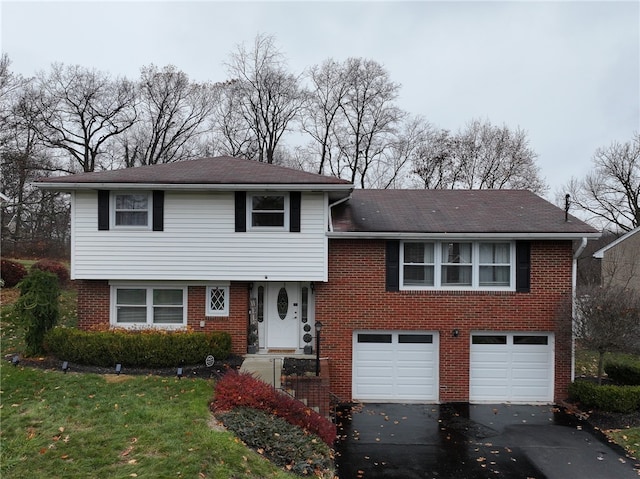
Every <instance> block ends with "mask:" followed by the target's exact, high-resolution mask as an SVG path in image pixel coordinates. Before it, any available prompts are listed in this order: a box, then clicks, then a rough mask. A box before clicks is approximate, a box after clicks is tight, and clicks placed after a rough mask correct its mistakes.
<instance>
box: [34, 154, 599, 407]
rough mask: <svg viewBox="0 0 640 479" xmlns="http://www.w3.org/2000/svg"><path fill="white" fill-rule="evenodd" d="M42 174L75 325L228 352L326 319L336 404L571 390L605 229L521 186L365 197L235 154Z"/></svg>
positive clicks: (287, 343)
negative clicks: (209, 344) (64, 234)
mask: <svg viewBox="0 0 640 479" xmlns="http://www.w3.org/2000/svg"><path fill="white" fill-rule="evenodd" d="M37 184H38V186H40V187H41V188H48V189H55V190H60V191H68V192H70V193H71V204H72V212H71V238H72V240H71V276H72V278H73V279H74V280H75V282H76V284H77V286H78V318H79V326H80V327H81V328H85V329H90V328H92V327H102V328H104V327H106V326H111V327H114V328H115V327H122V328H166V329H175V328H189V329H192V330H194V331H213V330H221V331H228V332H229V333H230V334H231V337H232V342H233V353H236V354H246V353H247V350H248V346H249V345H250V344H249V343H255V346H256V347H257V351H256V354H258V355H274V356H279V357H282V356H296V355H302V354H303V353H304V352H307V353H308V352H309V351H315V350H314V348H315V344H316V343H315V339H316V332H315V325H316V324H317V323H318V322H320V323H322V325H323V328H322V332H321V347H320V349H321V355H322V357H323V358H327V361H326V366H325V367H328V369H329V375H330V387H331V392H332V393H334V394H335V395H336V396H337V397H338V398H340V399H342V400H344V401H349V400H361V401H390V402H412V401H413V402H448V401H472V402H526V403H532V402H543V403H546V402H553V401H554V400H557V399H562V398H564V397H565V396H566V390H567V386H568V384H569V382H570V381H571V377H572V334H571V321H570V320H563V319H561V318H560V316H561V315H560V314H559V311H560V310H562V309H563V307H562V306H563V305H564V304H566V301H567V300H568V298H569V297H570V296H571V294H572V292H573V287H574V282H575V260H574V258H575V257H576V254H577V253H579V250H580V248H581V247H584V244H586V241H587V239H588V238H595V237H597V236H598V233H597V232H596V231H595V230H594V229H592V228H591V227H590V226H588V225H587V224H585V223H583V222H581V221H579V220H577V219H576V218H573V217H571V216H565V212H564V211H563V210H561V209H559V208H557V207H556V206H554V205H552V204H550V203H549V202H547V201H545V200H544V199H542V198H540V197H538V196H536V195H535V194H533V193H531V192H528V191H513V190H474V191H467V190H465V191H462V190H362V189H354V188H353V185H352V184H351V183H349V182H347V181H344V180H340V179H337V178H333V177H328V176H322V175H317V174H312V173H307V172H302V171H298V170H294V169H289V168H284V167H279V166H274V165H269V164H264V163H259V162H255V161H248V160H242V159H236V158H230V157H219V158H206V159H199V160H192V161H184V162H179V163H172V164H162V165H154V166H143V167H138V168H130V169H123V170H116V171H104V172H96V173H82V174H77V175H71V176H65V177H59V178H47V179H43V180H42V181H40V182H38V183H37ZM564 309H565V310H566V308H564ZM251 325H253V326H255V327H254V328H253V331H252V328H251ZM248 330H249V331H250V332H251V333H255V334H249V335H248V334H247V331H248ZM254 337H255V338H256V339H257V341H255V342H254Z"/></svg>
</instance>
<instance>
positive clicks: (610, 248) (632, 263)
mask: <svg viewBox="0 0 640 479" xmlns="http://www.w3.org/2000/svg"><path fill="white" fill-rule="evenodd" d="M638 233H640V226H639V227H637V228H634V229H632V230H631V231H628V232H627V233H626V234H624V235H622V236H620V237H619V238H618V239H616V240H615V241H612V242H611V243H609V244H608V245H606V246H604V247H603V248H600V249H599V250H597V251H596V252H595V253H593V257H594V258H596V259H599V260H600V263H601V274H600V275H601V278H602V284H604V285H612V284H613V285H617V286H622V287H625V288H632V289H635V290H636V291H640V234H638Z"/></svg>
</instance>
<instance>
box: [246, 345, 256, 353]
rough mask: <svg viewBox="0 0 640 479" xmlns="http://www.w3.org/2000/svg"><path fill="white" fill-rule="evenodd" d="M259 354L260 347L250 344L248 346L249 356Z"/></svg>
mask: <svg viewBox="0 0 640 479" xmlns="http://www.w3.org/2000/svg"><path fill="white" fill-rule="evenodd" d="M257 352H258V346H256V345H255V344H250V345H249V346H247V354H256V353H257Z"/></svg>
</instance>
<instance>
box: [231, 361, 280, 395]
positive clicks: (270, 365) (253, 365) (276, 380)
mask: <svg viewBox="0 0 640 479" xmlns="http://www.w3.org/2000/svg"><path fill="white" fill-rule="evenodd" d="M283 361H284V358H281V357H277V356H257V355H256V356H254V355H248V356H246V357H245V358H244V361H243V362H242V366H241V367H240V372H246V373H251V374H253V375H254V376H255V377H257V378H258V379H260V380H261V381H263V382H265V383H267V384H270V385H271V386H273V387H275V388H276V389H280V388H281V387H282V383H281V381H280V376H281V373H282V363H283Z"/></svg>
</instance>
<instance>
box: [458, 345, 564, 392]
mask: <svg viewBox="0 0 640 479" xmlns="http://www.w3.org/2000/svg"><path fill="white" fill-rule="evenodd" d="M496 338H498V339H500V341H497V340H496ZM498 342H501V344H497V343H498ZM489 343H492V344H489ZM470 363H471V364H470V381H469V399H470V400H471V401H483V402H491V401H496V402H506V401H517V402H550V401H552V400H553V338H552V335H549V334H522V333H504V334H500V333H491V334H488V335H483V334H476V333H473V334H472V339H471V352H470Z"/></svg>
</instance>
